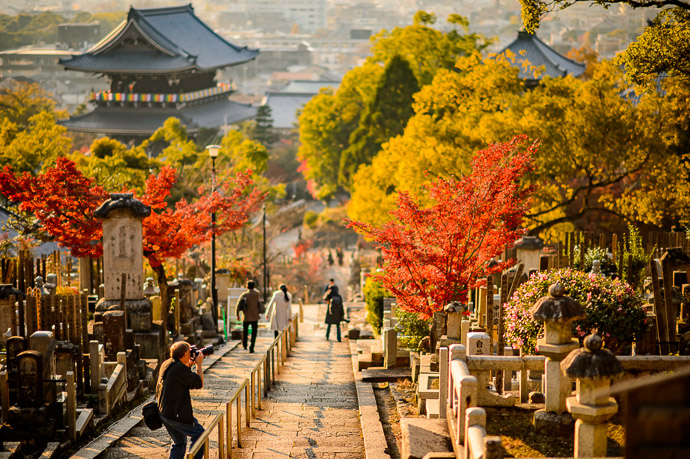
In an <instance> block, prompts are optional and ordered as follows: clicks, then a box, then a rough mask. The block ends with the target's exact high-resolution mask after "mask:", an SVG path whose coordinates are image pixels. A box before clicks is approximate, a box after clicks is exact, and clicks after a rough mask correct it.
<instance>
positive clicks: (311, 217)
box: [304, 210, 319, 228]
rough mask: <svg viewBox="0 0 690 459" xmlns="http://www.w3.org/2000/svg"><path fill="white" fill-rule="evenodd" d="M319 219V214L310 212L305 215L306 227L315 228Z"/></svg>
mask: <svg viewBox="0 0 690 459" xmlns="http://www.w3.org/2000/svg"><path fill="white" fill-rule="evenodd" d="M318 219H319V214H317V213H316V212H313V211H311V210H308V211H306V212H305V213H304V226H306V227H307V228H314V227H315V226H316V221H317V220H318Z"/></svg>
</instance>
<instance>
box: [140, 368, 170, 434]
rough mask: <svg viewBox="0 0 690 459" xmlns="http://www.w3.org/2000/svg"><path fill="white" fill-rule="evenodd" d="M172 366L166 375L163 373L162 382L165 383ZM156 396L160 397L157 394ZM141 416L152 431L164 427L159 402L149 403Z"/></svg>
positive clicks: (142, 410)
mask: <svg viewBox="0 0 690 459" xmlns="http://www.w3.org/2000/svg"><path fill="white" fill-rule="evenodd" d="M173 365H174V363H173V364H172V365H170V366H169V367H168V368H166V370H165V373H163V376H162V377H161V382H162V381H165V377H166V376H167V374H168V370H170V367H172V366H173ZM156 395H158V394H157V393H156ZM141 414H142V415H143V416H144V423H145V424H146V427H148V428H149V429H151V430H158V429H160V428H161V427H163V421H162V420H161V413H160V411H158V401H157V400H153V401H151V402H148V403H147V404H146V405H144V407H143V408H142V409H141Z"/></svg>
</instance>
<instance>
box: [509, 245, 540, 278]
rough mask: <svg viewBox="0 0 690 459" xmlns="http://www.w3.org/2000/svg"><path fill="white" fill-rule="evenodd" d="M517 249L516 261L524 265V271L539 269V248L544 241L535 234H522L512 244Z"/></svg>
mask: <svg viewBox="0 0 690 459" xmlns="http://www.w3.org/2000/svg"><path fill="white" fill-rule="evenodd" d="M513 247H515V249H517V256H516V258H517V261H518V262H521V263H523V264H524V265H525V268H524V270H525V272H530V270H539V268H540V261H539V260H540V256H541V250H542V248H543V247H544V242H543V241H542V240H541V239H539V238H538V237H537V236H522V237H521V238H520V239H518V240H517V241H516V242H515V245H514V246H513Z"/></svg>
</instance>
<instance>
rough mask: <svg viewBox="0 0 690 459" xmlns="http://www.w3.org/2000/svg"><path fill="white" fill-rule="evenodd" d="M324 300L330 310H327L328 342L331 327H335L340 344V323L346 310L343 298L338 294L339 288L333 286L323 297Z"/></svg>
mask: <svg viewBox="0 0 690 459" xmlns="http://www.w3.org/2000/svg"><path fill="white" fill-rule="evenodd" d="M323 300H324V301H325V302H326V303H327V304H328V309H326V323H327V324H328V327H327V328H326V340H328V335H330V334H331V325H335V329H336V332H337V337H338V342H340V340H341V336H340V322H342V321H343V319H344V316H345V309H344V308H343V297H341V296H340V294H339V293H338V287H337V286H335V285H333V286H331V288H329V289H328V291H327V292H326V293H325V294H324V295H323Z"/></svg>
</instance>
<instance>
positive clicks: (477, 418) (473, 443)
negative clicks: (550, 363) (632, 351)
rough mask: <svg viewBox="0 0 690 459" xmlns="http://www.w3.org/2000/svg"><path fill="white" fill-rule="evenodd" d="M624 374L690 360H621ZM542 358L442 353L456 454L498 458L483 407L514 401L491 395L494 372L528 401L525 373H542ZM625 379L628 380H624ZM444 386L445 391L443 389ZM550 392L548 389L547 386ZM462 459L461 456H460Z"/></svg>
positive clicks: (456, 350)
mask: <svg viewBox="0 0 690 459" xmlns="http://www.w3.org/2000/svg"><path fill="white" fill-rule="evenodd" d="M618 361H619V362H620V364H621V366H622V368H623V370H624V371H625V374H627V375H628V376H630V377H634V376H636V375H638V374H640V373H649V372H660V371H672V370H674V369H678V368H681V367H685V366H689V365H690V357H688V356H680V357H678V356H621V357H618ZM545 362H546V358H545V357H544V356H523V357H518V356H494V355H482V356H477V355H474V356H472V355H467V350H466V347H465V345H462V344H451V345H450V346H449V347H448V348H446V347H442V348H440V350H439V394H438V398H439V405H440V406H445V409H441V410H440V413H439V414H440V416H439V417H441V418H443V417H447V420H448V429H449V431H450V435H451V439H452V441H453V448H454V450H455V452H456V455H458V454H464V457H465V458H494V457H496V458H497V457H500V456H499V455H498V454H499V451H500V450H501V448H500V437H489V436H487V435H486V431H485V422H486V413H485V412H484V410H483V409H480V408H478V407H480V406H508V405H513V404H515V403H516V401H517V400H516V398H515V397H513V396H512V395H511V396H510V397H506V396H501V395H499V394H497V393H495V392H493V391H491V390H489V389H488V385H489V382H490V381H489V377H490V372H492V371H493V372H499V371H504V372H506V375H507V377H508V376H509V375H510V374H511V372H513V371H515V372H518V374H519V381H520V399H523V397H525V400H526V397H527V387H528V384H527V371H528V370H544V366H545ZM623 377H625V375H624V376H623ZM444 386H445V388H444ZM547 388H548V385H547ZM458 457H460V456H458Z"/></svg>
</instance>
